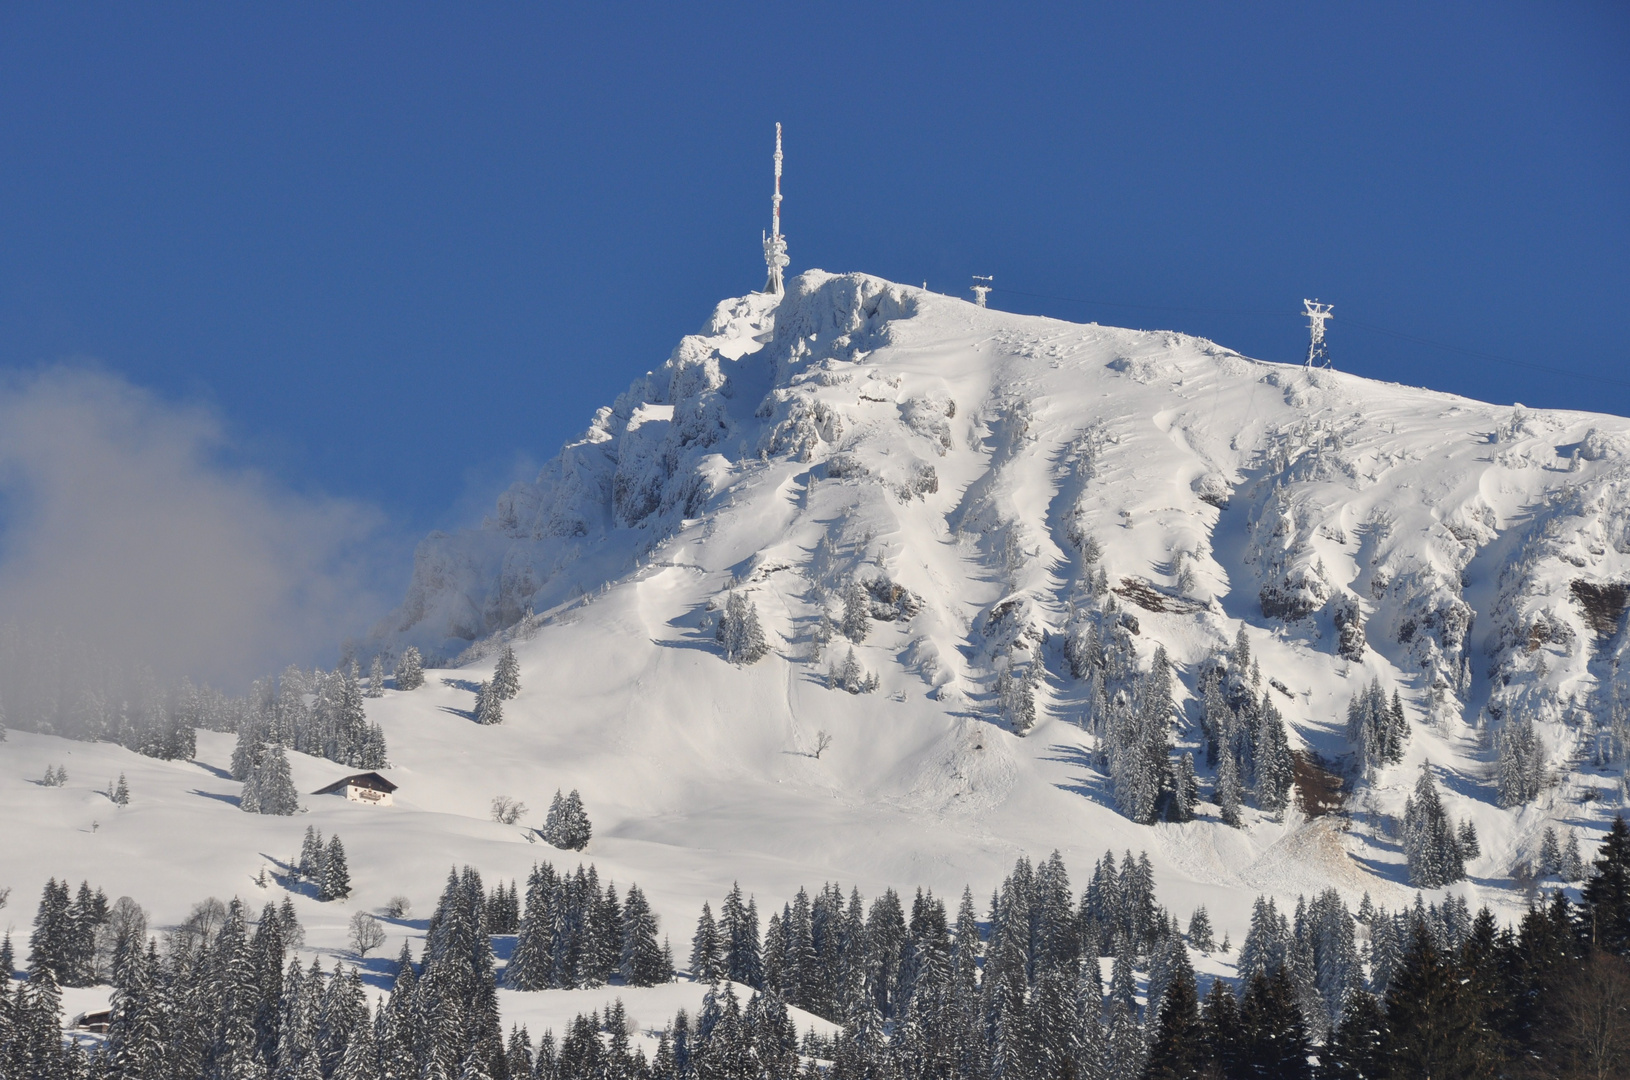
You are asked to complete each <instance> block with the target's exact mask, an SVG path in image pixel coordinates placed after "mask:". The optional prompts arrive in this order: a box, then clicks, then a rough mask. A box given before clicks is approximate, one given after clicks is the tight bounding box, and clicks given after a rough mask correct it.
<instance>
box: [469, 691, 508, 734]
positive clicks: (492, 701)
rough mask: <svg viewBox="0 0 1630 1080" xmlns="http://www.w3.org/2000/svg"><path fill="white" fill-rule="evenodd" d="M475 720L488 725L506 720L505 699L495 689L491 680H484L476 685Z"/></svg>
mask: <svg viewBox="0 0 1630 1080" xmlns="http://www.w3.org/2000/svg"><path fill="white" fill-rule="evenodd" d="M475 722H476V723H478V724H487V725H492V724H502V723H503V722H504V699H503V697H502V696H501V695H500V694H499V693H498V692H497V691H496V690H494V689H493V687H492V683H490V682H484V683H482V684H481V685H480V686H478V687H476V691H475Z"/></svg>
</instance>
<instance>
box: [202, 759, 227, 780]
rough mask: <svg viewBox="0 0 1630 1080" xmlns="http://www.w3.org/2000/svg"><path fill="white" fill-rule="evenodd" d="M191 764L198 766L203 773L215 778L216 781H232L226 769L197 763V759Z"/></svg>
mask: <svg viewBox="0 0 1630 1080" xmlns="http://www.w3.org/2000/svg"><path fill="white" fill-rule="evenodd" d="M192 764H194V765H196V766H198V767H199V768H200V769H203V770H204V771H205V772H207V773H209V774H210V775H211V776H213V777H215V779H217V780H230V779H232V773H231V772H230V771H228V770H226V769H219V768H216V767H215V766H214V765H206V764H204V763H203V762H202V761H199V760H198V759H197V758H194V759H193V761H192Z"/></svg>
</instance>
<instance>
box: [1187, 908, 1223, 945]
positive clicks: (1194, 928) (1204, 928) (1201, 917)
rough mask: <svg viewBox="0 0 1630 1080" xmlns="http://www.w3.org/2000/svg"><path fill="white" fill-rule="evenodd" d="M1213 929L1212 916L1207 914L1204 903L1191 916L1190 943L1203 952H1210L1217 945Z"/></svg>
mask: <svg viewBox="0 0 1630 1080" xmlns="http://www.w3.org/2000/svg"><path fill="white" fill-rule="evenodd" d="M1212 935H1213V931H1212V929H1211V916H1210V915H1209V914H1207V912H1206V908H1205V905H1204V904H1201V905H1200V906H1199V907H1197V908H1195V909H1194V914H1193V915H1192V916H1191V917H1190V918H1189V944H1190V945H1192V946H1194V947H1195V948H1196V949H1199V950H1200V951H1201V952H1210V951H1211V950H1212V949H1214V948H1216V947H1217V941H1216V938H1214V937H1213V936H1212Z"/></svg>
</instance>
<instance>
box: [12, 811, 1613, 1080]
mask: <svg viewBox="0 0 1630 1080" xmlns="http://www.w3.org/2000/svg"><path fill="white" fill-rule="evenodd" d="M320 846H321V844H320V839H318V838H313V847H320ZM1153 886H1154V883H1153V880H1152V876H1151V875H1150V874H1149V872H1148V861H1147V858H1146V857H1134V856H1132V855H1130V854H1128V855H1126V856H1125V857H1123V858H1122V859H1120V860H1118V861H1117V860H1116V859H1115V857H1114V856H1112V855H1106V856H1105V857H1104V858H1102V859H1101V860H1099V862H1098V863H1097V865H1096V866H1095V867H1094V868H1093V872H1092V875H1091V877H1090V879H1089V880H1088V883H1087V885H1086V888H1085V889H1083V890H1082V892H1081V893H1080V895H1079V896H1077V895H1075V894H1073V893H1072V891H1071V887H1070V884H1069V880H1068V876H1067V872H1066V870H1065V867H1064V864H1063V861H1062V860H1061V859H1059V858H1058V857H1057V855H1054V856H1053V857H1051V858H1049V859H1047V860H1044V861H1042V862H1041V863H1038V864H1035V865H1032V864H1031V863H1030V862H1029V861H1027V860H1023V859H1021V860H1020V861H1019V862H1018V863H1017V864H1016V866H1015V868H1014V871H1013V873H1012V874H1010V875H1009V876H1008V878H1007V879H1006V880H1005V881H1004V882H1002V884H1001V885H1000V887H999V888H998V889H997V890H996V891H995V893H994V894H993V895H992V896H991V898H990V900H989V902H988V905H987V906H986V907H985V910H984V911H983V913H981V912H980V911H979V910H978V908H977V907H976V904H975V901H974V898H973V895H972V893H971V891H969V890H966V889H965V890H964V891H963V893H962V896H961V898H960V900H959V902H958V903H957V905H956V911H955V913H954V914H953V913H952V912H951V911H950V910H949V909H948V908H947V906H946V905H945V903H944V902H943V901H942V900H940V899H938V898H936V897H934V896H933V895H932V894H931V893H926V892H922V891H919V892H918V893H917V894H916V896H915V898H914V899H913V900H912V902H911V903H910V904H909V906H908V905H906V904H904V903H902V901H901V899H900V897H899V896H898V894H896V893H895V892H893V891H892V890H890V891H886V892H885V893H884V894H883V895H882V896H879V897H878V898H876V899H875V900H873V901H872V902H871V903H870V904H867V903H866V901H865V900H864V898H862V897H861V896H860V895H859V893H858V891H855V890H852V889H851V890H849V891H848V893H847V894H846V893H845V892H844V890H843V889H842V888H841V887H839V886H837V885H832V884H828V885H826V886H823V887H822V888H821V889H819V890H817V891H815V892H813V893H810V892H809V891H807V890H800V892H799V894H798V896H796V897H795V898H793V899H791V900H789V901H787V902H785V903H784V904H782V905H781V908H780V910H779V911H775V912H772V913H771V914H770V916H769V918H768V919H767V920H766V922H765V925H764V928H763V931H762V933H761V931H760V928H759V924H758V920H759V909H758V904H757V901H756V900H755V899H754V898H753V897H751V896H746V897H744V896H743V895H742V892H741V890H740V889H739V887H738V888H732V890H731V891H730V892H729V893H728V894H727V895H726V896H725V897H724V899H723V901H722V903H721V904H720V905H719V908H718V916H717V917H715V916H714V914H713V908H712V906H711V905H708V906H707V907H705V908H704V911H703V913H702V916H701V918H700V919H699V920H698V923H697V928H696V932H695V934H694V936H693V939H692V942H691V949H690V957H689V963H690V967H691V969H692V970H691V974H692V976H693V977H695V978H698V979H700V980H702V981H704V982H706V983H708V984H709V985H710V986H711V989H710V990H709V991H708V992H707V994H706V996H705V998H704V1000H703V1004H702V1006H701V1008H700V1009H699V1010H698V1011H697V1013H696V1015H694V1016H690V1015H687V1014H686V1013H685V1012H683V1011H681V1012H680V1013H679V1014H678V1015H676V1016H674V1017H673V1018H672V1019H671V1020H668V1021H665V1022H664V1023H663V1024H661V1025H653V1027H655V1029H656V1030H654V1032H653V1031H651V1030H650V1029H647V1031H646V1033H647V1034H654V1035H655V1044H654V1047H653V1048H652V1051H651V1053H649V1054H647V1053H646V1051H645V1050H644V1049H642V1048H641V1047H640V1046H639V1045H637V1041H636V1040H635V1039H633V1038H632V1036H633V1035H634V1034H636V1032H634V1031H633V1030H631V1023H630V1021H629V1020H628V1017H627V1014H626V1010H624V1008H623V1006H622V1004H621V1002H620V1001H619V1002H616V1003H614V1004H611V1005H609V1006H608V1007H607V1008H606V1009H605V1010H604V1011H598V1010H597V1011H596V1012H594V1013H592V1014H584V1015H580V1016H578V1017H577V1018H576V1019H575V1020H574V1021H573V1022H572V1023H571V1024H569V1025H567V1027H566V1028H565V1029H564V1030H563V1031H561V1032H559V1033H555V1032H543V1033H541V1034H539V1035H538V1037H537V1038H536V1039H535V1040H534V1038H533V1037H532V1035H531V1034H530V1033H529V1032H527V1031H526V1030H525V1029H523V1028H515V1027H512V1028H511V1029H510V1031H509V1033H508V1035H507V1036H506V1035H505V1034H504V1032H503V1027H502V1023H501V1017H500V1015H499V1010H498V996H497V990H498V988H499V987H500V986H506V987H510V988H513V989H516V990H522V991H527V990H546V989H553V988H560V987H579V988H581V987H606V988H607V995H608V998H609V997H612V996H614V995H615V993H616V990H615V988H616V987H617V986H644V985H653V984H655V983H658V982H663V981H667V980H669V979H671V978H672V977H674V976H673V957H672V954H671V951H670V950H669V948H668V946H667V944H666V943H665V942H664V943H662V944H659V943H658V933H659V928H658V923H657V920H656V917H655V915H654V914H653V913H652V912H651V910H650V906H649V903H648V902H647V901H646V900H645V897H644V893H643V892H642V891H641V890H640V889H639V888H638V887H637V886H630V887H629V889H628V890H627V891H626V892H625V893H622V894H619V893H618V891H617V889H616V888H615V886H614V885H611V884H609V883H607V884H606V885H605V886H604V887H602V886H601V884H600V881H599V879H598V875H597V873H596V872H595V870H594V868H593V867H592V866H591V867H589V868H587V869H585V868H583V867H579V868H577V870H576V871H574V872H565V871H557V870H555V869H554V868H553V867H551V866H549V865H548V864H540V865H539V866H537V867H536V868H535V869H534V871H533V872H532V874H531V875H530V876H529V878H528V881H527V882H526V884H525V887H524V890H523V889H521V888H519V887H517V886H515V885H510V886H504V885H499V886H497V887H495V888H494V889H492V890H491V891H488V890H487V889H485V888H484V887H483V885H482V882H481V878H480V875H479V874H478V873H477V872H476V871H474V870H473V869H470V868H465V869H464V870H463V871H461V872H454V873H451V874H450V875H449V877H448V880H447V882H446V884H445V887H444V888H443V890H442V893H441V898H440V900H439V902H438V904H437V906H436V909H435V912H434V913H433V914H432V916H431V918H430V920H429V921H428V924H427V926H426V930H425V936H424V942H423V946H422V949H421V951H420V955H419V956H418V957H417V958H415V957H414V956H413V955H412V953H411V951H410V950H409V949H408V948H407V946H406V945H404V947H403V950H402V953H401V955H400V957H399V959H398V961H397V963H396V964H395V971H394V975H393V976H391V986H390V992H389V993H388V994H376V995H374V996H373V997H372V999H370V994H369V992H368V987H367V985H366V984H365V982H364V980H363V976H362V975H361V973H360V972H359V971H358V969H357V968H356V967H354V966H350V965H346V964H344V963H337V964H334V965H333V966H332V967H331V968H329V969H325V968H324V966H323V964H322V963H321V962H320V961H319V960H313V961H311V963H310V964H309V965H307V964H303V963H302V961H301V959H300V958H299V956H298V955H296V950H297V948H298V946H299V942H300V938H301V935H302V932H301V929H300V927H299V923H298V921H297V920H296V919H295V917H294V912H293V909H292V906H291V905H289V904H288V902H287V900H286V899H285V901H284V903H283V904H282V905H281V906H279V905H275V904H270V903H268V904H266V905H265V906H264V907H263V908H262V910H261V911H260V912H259V914H258V917H257V916H256V915H255V913H253V912H252V911H251V909H250V908H249V907H248V906H247V905H245V904H244V903H243V902H242V901H240V900H234V901H232V902H231V903H230V904H226V905H223V904H221V903H220V902H219V901H209V902H205V903H203V904H200V905H198V906H197V907H196V908H195V909H194V913H193V915H192V917H190V918H189V919H188V920H186V921H185V922H184V923H183V924H182V925H180V926H178V927H175V928H173V929H171V930H169V931H167V932H166V933H164V934H163V935H162V937H163V941H162V945H161V944H160V941H159V939H158V938H156V937H151V936H149V934H148V928H147V926H146V923H145V915H144V914H143V913H142V912H141V909H140V908H139V907H137V906H136V905H135V904H134V902H132V901H130V900H129V899H128V898H120V900H118V901H116V902H115V903H113V904H111V905H110V904H108V903H107V902H106V899H105V897H103V896H101V895H100V894H99V893H97V892H96V891H94V890H92V889H90V887H89V886H88V885H82V886H81V887H80V889H79V891H78V893H77V894H74V895H72V896H70V891H69V889H68V887H67V886H66V884H60V885H59V884H58V883H56V882H52V883H50V884H49V885H48V886H47V887H46V890H45V893H44V895H43V896H42V900H41V905H40V909H39V914H38V915H37V917H36V920H35V926H34V932H33V934H32V936H31V938H30V942H29V955H28V975H27V978H26V979H25V980H23V981H20V982H16V983H15V984H13V985H12V986H11V988H10V989H8V990H7V992H6V993H5V994H4V995H3V996H0V1078H3V1080H81V1078H84V1080H90V1078H97V1080H101V1078H110V1080H111V1078H119V1080H160V1078H162V1080H182V1078H189V1080H190V1078H194V1077H209V1078H222V1080H262V1078H267V1080H270V1078H283V1077H289V1078H295V1080H308V1078H311V1080H386V1078H391V1080H395V1078H404V1080H405V1078H409V1077H412V1078H425V1077H430V1078H445V1080H531V1078H533V1077H536V1078H540V1080H579V1078H582V1080H589V1078H594V1080H602V1078H608V1077H611V1078H618V1080H692V1078H695V1080H760V1078H766V1077H769V1078H776V1077H795V1076H798V1077H808V1078H810V1080H815V1078H820V1077H824V1078H825V1080H851V1078H855V1080H859V1078H877V1080H895V1078H898V1080H919V1078H921V1080H930V1078H947V1080H950V1078H967V1080H987V1078H991V1080H995V1078H1001V1080H1052V1078H1060V1080H1139V1078H1149V1080H1167V1078H1176V1077H1185V1078H1190V1077H1192V1078H1195V1080H1200V1078H1211V1077H1215V1078H1221V1080H1236V1078H1239V1080H1243V1078H1247V1077H1250V1078H1258V1077H1285V1078H1290V1080H1299V1078H1307V1080H1315V1078H1318V1080H1324V1078H1329V1080H1366V1078H1374V1080H1406V1078H1407V1080H1413V1078H1416V1077H1423V1076H1431V1077H1441V1078H1459V1077H1465V1078H1473V1077H1502V1076H1512V1077H1517V1076H1529V1075H1532V1076H1549V1077H1563V1078H1567V1077H1575V1076H1618V1075H1624V1074H1625V1072H1624V1070H1626V1069H1630V1014H1627V1013H1626V1009H1627V1008H1630V1005H1627V1002H1630V965H1627V962H1626V960H1625V957H1626V955H1627V954H1630V829H1627V828H1626V827H1625V826H1624V823H1623V822H1622V820H1619V821H1616V822H1615V823H1614V826H1613V829H1612V831H1611V832H1610V833H1609V835H1608V837H1607V839H1606V841H1605V842H1604V843H1603V844H1602V845H1601V848H1600V850H1599V851H1598V853H1597V857H1596V858H1595V860H1594V862H1593V864H1592V866H1591V872H1590V874H1589V877H1588V880H1587V881H1586V883H1585V886H1584V889H1583V892H1582V903H1580V904H1578V905H1576V904H1574V903H1571V902H1570V901H1569V900H1568V898H1567V896H1566V895H1565V894H1564V893H1562V892H1561V891H1557V892H1555V893H1553V894H1552V895H1551V896H1550V897H1544V896H1542V897H1541V898H1540V900H1539V902H1537V903H1536V905H1535V906H1534V907H1533V908H1531V909H1530V911H1529V912H1528V914H1527V915H1525V916H1524V917H1523V919H1522V920H1521V922H1520V923H1519V925H1517V926H1515V927H1501V926H1499V925H1497V923H1496V922H1495V920H1494V918H1493V916H1492V915H1490V914H1489V912H1488V911H1487V910H1483V911H1480V912H1477V913H1475V914H1474V913H1472V912H1471V911H1470V910H1469V909H1468V908H1467V907H1466V905H1465V904H1464V902H1463V901H1461V900H1457V899H1454V898H1449V899H1446V900H1444V901H1443V902H1441V903H1435V904H1427V903H1426V902H1425V901H1424V898H1422V897H1419V896H1417V899H1416V901H1415V904H1414V905H1413V906H1412V907H1410V908H1407V909H1405V910H1400V911H1397V912H1387V911H1385V910H1382V909H1380V908H1377V907H1375V906H1374V905H1373V904H1371V903H1370V902H1369V900H1368V898H1366V899H1365V901H1364V902H1363V903H1362V904H1361V905H1360V907H1359V909H1358V911H1357V912H1352V911H1350V910H1349V909H1348V907H1347V905H1346V903H1345V902H1344V901H1343V900H1342V898H1341V897H1340V896H1339V895H1338V894H1337V893H1335V892H1334V891H1333V890H1332V891H1326V892H1324V893H1322V894H1320V895H1318V896H1316V897H1313V898H1311V899H1307V898H1300V899H1298V901H1297V904H1296V906H1295V909H1294V911H1293V912H1289V911H1281V910H1280V909H1279V908H1278V907H1277V906H1276V905H1275V903H1274V902H1273V901H1271V900H1268V899H1259V900H1258V902H1257V904H1256V907H1255V910H1254V911H1253V914H1252V918H1251V925H1250V929H1249V931H1248V933H1247V934H1246V936H1245V938H1244V939H1243V940H1242V941H1241V942H1240V944H1239V948H1238V954H1237V955H1238V960H1237V972H1238V977H1237V979H1233V980H1230V979H1222V978H1212V979H1202V978H1201V977H1198V976H1197V975H1196V973H1195V966H1194V959H1195V957H1196V956H1198V955H1200V954H1203V953H1208V952H1212V951H1214V950H1218V949H1224V950H1230V951H1231V947H1230V946H1229V945H1228V944H1227V943H1226V942H1225V943H1223V944H1220V945H1219V943H1217V942H1216V941H1215V937H1214V931H1213V930H1212V928H1211V925H1210V920H1209V918H1208V917H1207V915H1206V913H1205V911H1204V909H1198V910H1196V911H1195V912H1194V913H1193V914H1192V916H1191V918H1190V920H1189V923H1188V926H1187V929H1186V931H1185V930H1184V929H1183V928H1182V927H1181V926H1179V924H1178V922H1177V920H1176V919H1175V917H1174V916H1173V915H1172V913H1170V912H1168V911H1166V910H1164V909H1162V908H1161V907H1160V906H1159V905H1158V904H1156V903H1155V900H1154V888H1153ZM523 901H524V908H523ZM507 933H513V934H515V942H514V947H513V949H512V950H511V952H510V959H509V962H508V964H507V965H504V966H502V967H501V966H500V965H499V963H498V961H497V958H496V956H497V954H496V953H495V951H494V948H493V938H494V936H495V935H503V934H507ZM11 949H12V946H11V943H10V939H9V938H7V939H6V941H5V943H4V945H0V950H3V952H4V953H5V955H4V956H0V960H4V961H5V963H6V966H7V969H8V970H9V968H10V966H11V965H12V964H13V962H14V961H13V958H12V957H11V955H10V953H11ZM1206 966H1207V967H1214V966H1215V965H1214V964H1209V963H1208V964H1207V965H1206ZM1106 969H1107V971H1108V978H1107V980H1106V979H1105V977H1104V972H1105V970H1106ZM92 982H108V983H111V984H112V987H113V1014H112V1021H111V1026H110V1028H109V1031H108V1034H107V1036H106V1038H105V1040H102V1041H100V1042H96V1043H94V1045H89V1046H80V1045H78V1044H74V1043H68V1044H65V1043H64V1042H63V1039H62V1037H61V1033H60V1027H59V1025H60V1023H61V1019H62V1017H61V991H60V987H61V986H64V985H86V984H89V983H92ZM381 988H382V987H381ZM794 1006H796V1007H797V1008H801V1009H804V1010H806V1011H808V1012H811V1013H814V1014H816V1015H819V1016H822V1017H824V1018H826V1019H828V1020H831V1021H833V1022H834V1023H836V1024H839V1025H841V1028H840V1031H839V1033H838V1034H837V1035H836V1036H834V1037H831V1038H822V1037H819V1036H817V1035H815V1034H814V1033H813V1031H805V1032H804V1033H803V1034H802V1035H800V1033H799V1032H798V1030H797V1025H796V1024H795V1022H794V1020H793V1015H794V1014H793V1013H791V1012H790V1011H789V1009H790V1008H791V1007H794Z"/></svg>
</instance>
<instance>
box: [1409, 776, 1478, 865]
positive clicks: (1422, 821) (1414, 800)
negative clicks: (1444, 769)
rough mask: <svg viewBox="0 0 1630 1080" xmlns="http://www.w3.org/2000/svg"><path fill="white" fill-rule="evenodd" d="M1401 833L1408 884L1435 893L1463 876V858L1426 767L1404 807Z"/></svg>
mask: <svg viewBox="0 0 1630 1080" xmlns="http://www.w3.org/2000/svg"><path fill="white" fill-rule="evenodd" d="M1403 833H1404V836H1403V841H1404V845H1403V846H1404V857H1405V859H1406V860H1407V862H1408V864H1409V881H1410V884H1412V885H1414V886H1415V887H1416V888H1420V889H1435V888H1437V887H1438V886H1440V885H1447V884H1449V883H1450V882H1454V881H1459V880H1460V879H1461V878H1463V877H1465V876H1466V865H1465V855H1464V853H1463V852H1462V851H1461V850H1460V841H1459V840H1458V838H1457V837H1456V836H1455V829H1454V826H1453V825H1452V824H1451V823H1450V821H1449V816H1448V814H1446V813H1445V812H1444V810H1443V801H1442V800H1441V799H1440V798H1439V797H1438V789H1437V784H1436V783H1435V782H1434V781H1433V779H1432V771H1431V767H1430V766H1428V765H1426V764H1422V766H1421V776H1420V779H1419V780H1418V781H1417V782H1416V784H1415V793H1414V794H1413V795H1412V796H1410V798H1409V799H1408V800H1407V801H1406V802H1405V803H1404V829H1403Z"/></svg>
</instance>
